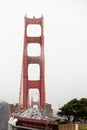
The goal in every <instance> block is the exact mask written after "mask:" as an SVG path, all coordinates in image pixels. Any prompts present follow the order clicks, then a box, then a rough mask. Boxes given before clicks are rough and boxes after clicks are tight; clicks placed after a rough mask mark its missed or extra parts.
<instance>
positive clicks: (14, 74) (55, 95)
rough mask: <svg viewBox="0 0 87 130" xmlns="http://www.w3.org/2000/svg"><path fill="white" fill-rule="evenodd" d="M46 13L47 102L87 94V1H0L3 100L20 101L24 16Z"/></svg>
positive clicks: (56, 103) (60, 102)
mask: <svg viewBox="0 0 87 130" xmlns="http://www.w3.org/2000/svg"><path fill="white" fill-rule="evenodd" d="M25 14H26V15H27V17H33V16H35V17H36V18H37V17H41V16H42V14H43V16H44V37H45V41H44V42H45V85H46V86H45V87H46V102H48V103H52V105H53V108H56V109H57V108H58V107H60V106H62V105H63V104H65V103H66V102H68V101H70V100H71V99H73V98H78V99H79V98H82V97H87V1H86V0H14V1H12V0H8V1H6V0H3V1H0V100H1V101H3V100H4V101H7V102H10V103H16V102H18V98H19V89H20V76H21V66H22V51H23V41H24V16H25Z"/></svg>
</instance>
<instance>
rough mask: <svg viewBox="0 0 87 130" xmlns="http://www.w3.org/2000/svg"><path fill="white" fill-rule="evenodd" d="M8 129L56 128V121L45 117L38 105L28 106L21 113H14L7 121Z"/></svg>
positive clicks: (46, 129) (42, 129)
mask: <svg viewBox="0 0 87 130" xmlns="http://www.w3.org/2000/svg"><path fill="white" fill-rule="evenodd" d="M8 124H9V128H8V130H20V129H21V130H57V128H58V125H57V122H56V121H55V120H54V119H53V118H49V117H46V116H45V114H44V111H43V110H42V109H40V108H38V107H36V108H28V109H26V110H25V111H23V112H21V113H14V114H13V115H12V116H11V117H10V119H9V121H8Z"/></svg>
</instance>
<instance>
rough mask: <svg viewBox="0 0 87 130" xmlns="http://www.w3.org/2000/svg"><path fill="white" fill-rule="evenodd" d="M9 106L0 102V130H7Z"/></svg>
mask: <svg viewBox="0 0 87 130" xmlns="http://www.w3.org/2000/svg"><path fill="white" fill-rule="evenodd" d="M9 109H10V104H8V103H6V102H0V130H8V117H9Z"/></svg>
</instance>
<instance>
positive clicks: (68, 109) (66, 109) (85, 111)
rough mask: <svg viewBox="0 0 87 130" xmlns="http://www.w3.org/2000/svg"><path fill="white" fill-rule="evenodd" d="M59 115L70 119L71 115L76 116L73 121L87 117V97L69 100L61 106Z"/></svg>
mask: <svg viewBox="0 0 87 130" xmlns="http://www.w3.org/2000/svg"><path fill="white" fill-rule="evenodd" d="M59 110H60V111H58V113H57V114H58V115H60V116H66V117H67V118H68V120H69V121H70V118H71V116H73V117H74V120H73V121H77V120H79V119H80V120H82V119H84V120H85V119H87V98H81V99H80V100H77V98H75V99H73V100H71V101H69V102H68V103H66V104H65V105H64V106H62V107H61V108H59Z"/></svg>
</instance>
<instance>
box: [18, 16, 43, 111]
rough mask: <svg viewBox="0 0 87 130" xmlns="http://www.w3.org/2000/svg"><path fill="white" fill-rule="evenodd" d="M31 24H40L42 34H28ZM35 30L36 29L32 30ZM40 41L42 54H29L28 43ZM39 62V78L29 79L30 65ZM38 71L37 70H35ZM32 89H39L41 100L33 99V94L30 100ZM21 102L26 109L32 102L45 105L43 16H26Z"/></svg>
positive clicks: (40, 105) (41, 105)
mask: <svg viewBox="0 0 87 130" xmlns="http://www.w3.org/2000/svg"><path fill="white" fill-rule="evenodd" d="M30 25H40V28H41V35H40V36H28V35H27V27H28V26H30ZM32 31H34V30H32ZM36 43H38V44H39V45H40V56H29V55H28V52H27V51H28V49H27V48H28V45H29V44H33V45H35V44H36ZM30 64H38V65H39V69H40V74H39V75H40V77H39V80H31V79H29V73H28V69H29V65H30ZM34 73H36V72H34ZM30 89H37V90H38V91H39V100H38V101H37V102H35V101H32V100H33V98H32V96H31V101H30V99H29V98H30V94H29V91H30ZM19 104H20V106H21V107H22V108H23V109H25V108H28V107H32V104H33V105H34V104H38V106H39V107H42V108H43V107H44V105H45V79H44V34H43V17H41V18H35V17H33V18H27V17H26V16H25V32H24V49H23V64H22V74H21V84H20V96H19Z"/></svg>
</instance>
